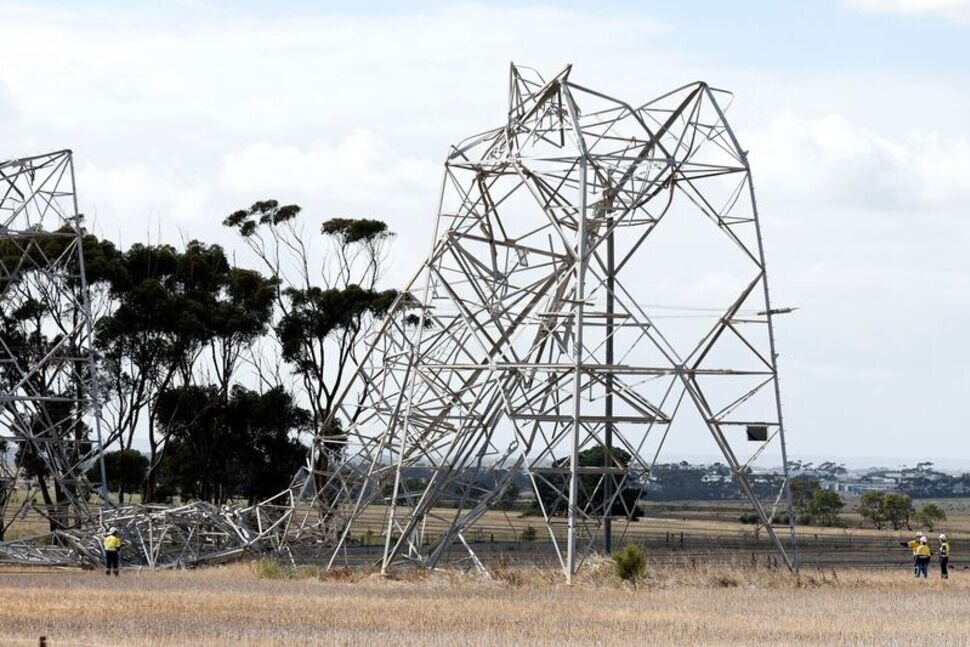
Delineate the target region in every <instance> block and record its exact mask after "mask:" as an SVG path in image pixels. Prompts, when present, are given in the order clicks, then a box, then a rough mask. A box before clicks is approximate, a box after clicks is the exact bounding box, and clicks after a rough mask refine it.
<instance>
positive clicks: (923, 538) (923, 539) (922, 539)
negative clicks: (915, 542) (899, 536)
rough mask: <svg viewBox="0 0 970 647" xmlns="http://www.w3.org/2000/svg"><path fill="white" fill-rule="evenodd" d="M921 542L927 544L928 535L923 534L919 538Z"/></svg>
mask: <svg viewBox="0 0 970 647" xmlns="http://www.w3.org/2000/svg"><path fill="white" fill-rule="evenodd" d="M919 543H921V544H925V543H926V535H923V536H922V537H920V538H919Z"/></svg>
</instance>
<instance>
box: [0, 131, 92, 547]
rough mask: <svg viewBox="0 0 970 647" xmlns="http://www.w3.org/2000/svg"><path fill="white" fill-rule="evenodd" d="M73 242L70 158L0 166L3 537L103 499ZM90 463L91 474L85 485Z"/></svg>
mask: <svg viewBox="0 0 970 647" xmlns="http://www.w3.org/2000/svg"><path fill="white" fill-rule="evenodd" d="M82 236H83V230H82V228H81V217H80V216H79V215H78V210H77V199H76V195H75V192H74V165H73V160H72V156H71V152H70V151H66V150H65V151H58V152H55V153H49V154H45V155H38V156H35V157H27V158H22V159H16V160H10V161H6V162H0V480H2V481H3V482H2V484H0V485H2V486H3V487H2V488H0V524H2V528H3V529H4V530H6V529H7V528H8V527H9V525H10V524H11V522H12V521H13V520H14V519H15V518H20V519H24V518H26V517H27V516H28V515H29V514H32V513H35V514H39V515H41V516H42V517H43V518H44V519H45V520H46V522H47V523H48V524H49V525H50V528H51V529H52V530H57V529H61V528H68V527H76V526H80V525H82V524H84V523H86V522H88V521H90V520H91V518H92V515H93V514H96V512H95V510H96V506H95V510H93V509H92V506H91V501H92V500H96V501H97V500H99V496H98V495H103V494H104V492H103V490H102V489H101V483H103V482H104V478H103V477H104V471H103V463H102V461H101V460H100V457H101V427H100V421H101V417H100V412H99V408H98V407H99V404H98V403H99V400H98V382H97V379H96V370H95V361H94V354H93V353H94V351H93V335H94V328H93V321H92V316H91V304H90V301H89V292H88V285H87V281H86V272H85V266H84V250H83V246H82ZM92 465H95V466H100V467H101V469H100V477H99V478H97V479H95V482H94V483H92V482H90V480H89V479H88V478H87V476H86V472H87V470H88V469H89V468H90V467H91V466H92ZM95 472H98V470H95ZM15 493H16V496H14V494H15ZM92 497H93V498H92ZM35 531H36V530H35Z"/></svg>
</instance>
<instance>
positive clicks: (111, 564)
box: [103, 528, 121, 576]
mask: <svg viewBox="0 0 970 647" xmlns="http://www.w3.org/2000/svg"><path fill="white" fill-rule="evenodd" d="M103 545H104V574H105V575H111V573H112V572H114V574H115V575H116V576H117V575H118V566H119V562H120V560H119V558H118V551H120V550H121V537H119V536H118V529H117V528H110V529H109V530H108V534H107V535H105V536H104V541H103Z"/></svg>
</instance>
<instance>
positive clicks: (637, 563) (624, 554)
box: [613, 544, 647, 586]
mask: <svg viewBox="0 0 970 647" xmlns="http://www.w3.org/2000/svg"><path fill="white" fill-rule="evenodd" d="M613 568H614V571H615V572H616V575H617V577H619V578H620V579H621V580H623V581H625V582H632V583H633V584H634V586H636V583H637V580H639V579H640V578H641V577H643V573H644V571H645V570H646V568H647V556H646V554H645V553H644V552H643V550H642V549H641V548H640V547H639V546H637V545H635V544H627V545H626V546H624V547H623V548H621V549H620V550H618V551H616V552H615V553H613Z"/></svg>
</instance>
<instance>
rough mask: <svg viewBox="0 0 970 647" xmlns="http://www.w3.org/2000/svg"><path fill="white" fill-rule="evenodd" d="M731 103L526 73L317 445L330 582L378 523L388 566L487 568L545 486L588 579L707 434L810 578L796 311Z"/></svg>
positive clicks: (572, 563)
mask: <svg viewBox="0 0 970 647" xmlns="http://www.w3.org/2000/svg"><path fill="white" fill-rule="evenodd" d="M729 97H730V95H729V94H728V93H726V92H724V91H721V90H717V89H714V88H711V87H710V86H708V85H707V84H705V83H693V84H691V85H687V86H684V87H682V88H678V89H677V90H674V91H672V92H669V93H667V94H664V95H662V96H661V97H659V98H657V99H655V100H653V101H649V102H647V103H645V104H642V105H639V106H634V105H631V104H628V103H625V102H623V101H620V100H617V99H614V98H611V97H609V96H606V95H605V94H602V93H600V92H596V91H593V90H590V89H587V88H585V87H583V86H581V85H578V84H576V83H574V82H573V81H572V80H571V68H570V67H567V68H565V69H564V70H562V71H561V72H560V73H559V74H557V75H555V76H554V77H553V78H551V79H550V80H548V81H546V80H543V79H542V78H541V77H539V75H538V74H537V73H535V72H533V71H531V70H528V69H526V68H522V67H515V66H513V67H512V69H511V76H510V83H509V102H508V113H507V115H506V122H505V124H504V125H502V126H501V127H499V128H496V129H493V130H489V131H486V132H484V133H481V134H479V135H476V136H474V137H471V138H469V139H467V140H465V141H463V142H462V143H460V144H458V145H457V146H455V147H453V148H452V150H451V152H450V153H449V155H448V158H447V161H446V163H445V169H444V179H443V182H442V189H441V195H440V199H439V206H438V213H437V221H436V227H435V231H434V234H433V236H432V240H433V246H432V249H431V252H430V254H429V256H428V259H427V261H426V262H425V263H424V264H423V266H422V267H421V268H420V270H419V272H418V273H417V275H416V276H415V277H414V279H412V280H411V282H410V283H408V284H407V285H406V293H405V294H404V295H403V296H402V297H401V298H400V299H399V300H398V302H397V303H396V304H395V306H394V307H393V308H392V310H391V313H390V315H389V316H388V317H387V318H386V320H385V321H384V322H383V323H382V325H381V326H380V327H379V329H378V330H377V331H376V333H375V334H374V336H373V338H372V339H371V340H370V341H369V343H368V346H367V349H366V351H364V352H363V353H362V356H361V360H360V364H359V368H358V369H357V372H356V374H355V376H354V379H353V380H352V382H351V384H350V385H349V386H348V387H347V389H346V391H345V392H344V394H343V396H342V398H341V399H340V404H339V406H338V407H337V408H336V409H335V410H334V412H333V414H332V415H331V418H330V420H328V421H327V423H326V424H325V425H324V431H323V432H322V433H321V434H320V435H319V436H318V437H317V439H316V441H315V443H314V448H313V454H312V457H311V460H310V470H311V476H312V478H310V479H308V481H307V486H308V487H309V486H310V485H311V484H312V493H313V496H314V497H315V500H316V504H317V507H318V509H319V510H320V511H321V513H322V515H321V517H320V518H318V519H317V521H316V522H315V523H316V524H319V526H322V527H324V528H325V529H327V530H328V531H329V532H330V533H331V537H330V538H331V540H332V544H331V545H332V553H331V555H330V563H331V564H333V563H335V562H336V561H337V560H339V559H341V556H342V555H345V554H346V552H347V551H349V550H352V549H353V546H354V545H355V544H357V543H358V542H361V541H362V540H361V537H362V535H363V534H364V533H365V532H366V533H367V534H368V535H369V534H370V533H371V532H373V528H374V527H375V526H377V527H378V529H379V532H381V533H382V534H383V542H384V553H383V557H382V567H383V569H385V570H386V569H387V568H390V567H391V566H392V565H393V564H394V563H396V562H398V561H400V560H409V561H414V562H417V563H419V564H423V565H426V566H432V567H433V566H434V565H436V564H437V563H439V562H440V561H441V560H442V558H443V557H444V556H445V555H446V554H447V553H448V552H449V551H450V550H451V549H452V548H453V547H458V546H464V548H465V549H467V559H469V560H471V561H472V562H473V563H474V564H476V565H478V566H481V564H480V562H479V559H478V556H477V555H476V554H475V551H474V550H473V547H472V546H471V543H470V542H469V540H468V538H467V537H466V534H467V533H468V531H469V529H471V528H473V526H474V524H475V523H476V521H479V520H480V519H481V518H482V517H483V515H485V514H486V512H487V511H488V510H489V509H490V508H492V507H494V506H495V505H496V503H497V502H498V501H499V499H500V497H501V496H502V495H503V493H504V492H505V491H506V489H507V488H509V487H510V486H511V485H512V483H513V482H514V481H515V480H516V479H518V478H520V476H519V475H521V474H523V473H524V474H525V475H527V477H528V480H529V483H530V484H531V487H532V490H533V494H534V497H535V501H536V504H537V506H538V507H539V509H540V510H541V512H542V514H543V516H544V518H545V521H546V524H547V526H548V530H549V534H550V537H551V539H552V542H553V544H554V545H555V547H556V552H557V554H558V555H559V558H560V561H561V564H562V567H563V570H564V572H565V574H566V576H567V578H569V579H571V578H572V575H573V574H574V573H575V572H576V570H577V568H578V567H579V565H580V563H581V561H582V559H583V557H584V556H585V555H587V554H588V553H589V552H590V550H591V549H593V548H595V546H596V542H597V540H598V538H599V537H600V530H601V529H602V528H604V526H605V527H606V529H607V530H608V531H610V530H612V529H611V528H610V527H609V522H610V520H612V519H620V520H627V521H629V520H630V519H632V518H633V517H635V516H636V514H637V510H636V507H637V501H638V499H639V495H640V494H641V493H642V492H643V491H644V488H645V487H646V485H647V482H648V479H649V475H650V470H651V467H652V466H653V465H654V464H655V462H656V461H657V457H658V456H659V455H660V453H661V450H662V449H663V448H664V446H665V444H668V443H670V442H672V441H671V439H675V438H676V437H678V436H681V435H685V436H686V435H689V434H690V433H692V429H695V430H696V429H700V430H702V432H703V437H706V438H709V439H712V440H713V441H714V444H713V447H716V448H717V449H718V450H719V452H720V454H721V455H723V459H724V461H725V462H726V464H727V466H728V467H729V468H730V471H731V473H732V474H733V476H734V479H735V481H736V483H737V485H738V486H739V489H740V491H741V493H742V494H743V496H744V497H745V498H747V499H748V500H749V501H750V502H751V505H752V506H753V508H754V510H755V512H756V513H757V515H758V518H759V519H760V520H761V525H762V527H763V528H764V530H765V531H766V533H767V535H768V536H769V537H770V538H771V539H772V540H773V542H774V544H775V546H776V547H777V550H778V551H779V553H780V555H781V556H782V558H783V559H784V561H785V563H786V564H788V565H789V566H790V567H792V566H794V565H795V564H796V557H795V555H794V554H793V553H791V552H790V549H791V548H792V547H794V545H795V541H794V540H795V528H794V525H793V521H792V518H791V514H790V511H791V510H790V505H791V504H790V496H789V494H788V480H787V461H786V455H785V445H784V431H783V427H782V417H781V406H780V395H779V389H778V372H777V363H776V357H777V356H776V353H775V349H774V337H773V333H772V315H773V313H774V311H773V310H772V308H771V304H770V301H769V294H768V285H767V274H766V269H765V260H764V250H763V246H762V240H761V233H760V228H759V223H758V213H757V208H756V205H755V202H754V191H753V187H752V181H751V170H750V167H749V165H748V160H747V155H746V153H745V151H744V150H743V149H742V148H741V147H740V145H739V144H738V142H737V140H736V138H735V136H734V133H733V132H732V130H731V128H730V126H729V125H728V123H727V121H726V120H725V117H724V103H725V101H726V100H727V99H728V98H729ZM678 277H679V278H678ZM673 304H680V305H673ZM683 304H688V305H683ZM675 423H677V424H676V425H675ZM695 449H697V447H696V446H695ZM765 465H768V466H770V467H773V468H774V469H773V470H772V469H769V468H768V467H765ZM782 509H787V510H788V512H789V515H788V520H787V521H786V522H785V523H788V524H789V529H790V532H791V543H790V544H789V545H788V546H786V545H785V542H783V541H782V540H781V539H780V537H779V536H778V534H777V533H776V531H775V526H774V520H775V519H776V512H779V511H780V510H782ZM308 525H310V521H309V518H308V517H307V518H304V521H303V526H304V528H306V526H308ZM563 527H564V528H563ZM563 530H564V532H563ZM610 536H611V534H610V533H609V532H608V534H607V540H609V538H610Z"/></svg>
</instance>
